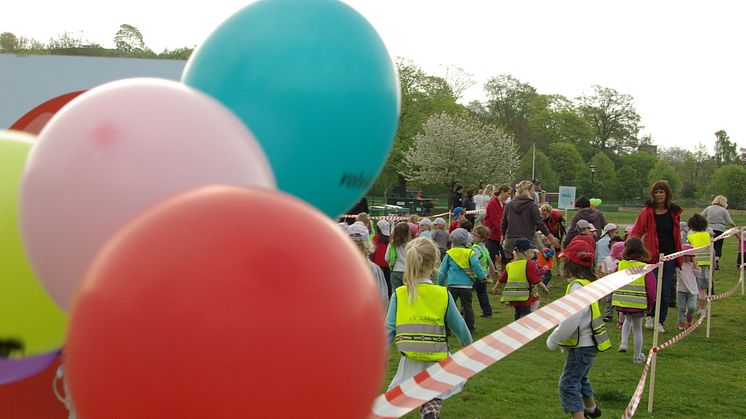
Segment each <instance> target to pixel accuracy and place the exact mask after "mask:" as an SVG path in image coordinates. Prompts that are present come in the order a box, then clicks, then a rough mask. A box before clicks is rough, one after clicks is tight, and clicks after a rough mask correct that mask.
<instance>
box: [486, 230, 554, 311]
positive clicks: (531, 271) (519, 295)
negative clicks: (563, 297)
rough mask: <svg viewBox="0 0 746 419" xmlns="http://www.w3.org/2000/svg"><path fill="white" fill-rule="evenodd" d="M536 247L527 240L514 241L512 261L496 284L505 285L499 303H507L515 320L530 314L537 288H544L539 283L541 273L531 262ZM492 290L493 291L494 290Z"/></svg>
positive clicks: (537, 294)
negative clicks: (513, 312) (513, 311)
mask: <svg viewBox="0 0 746 419" xmlns="http://www.w3.org/2000/svg"><path fill="white" fill-rule="evenodd" d="M535 250H536V247H535V246H534V244H533V243H532V242H531V241H530V240H528V239H523V238H520V239H516V240H515V243H514V244H513V260H511V261H510V263H508V264H507V265H505V270H504V271H503V272H502V273H501V274H500V279H498V284H497V285H495V289H496V288H497V287H498V286H499V285H500V284H505V288H504V290H503V292H502V298H500V302H502V303H507V304H508V305H510V306H512V307H513V309H514V310H515V316H514V318H515V320H518V319H520V318H521V317H523V316H527V315H529V314H531V304H532V303H533V302H534V301H535V300H538V299H540V296H539V292H538V289H537V287H543V289H544V290H545V291H546V286H544V284H543V283H542V282H541V276H542V273H541V271H539V267H538V266H536V262H535V261H534V260H533V257H534V251H535ZM495 289H493V291H494V290H495Z"/></svg>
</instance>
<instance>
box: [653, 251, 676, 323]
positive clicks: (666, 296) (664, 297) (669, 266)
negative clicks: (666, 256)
mask: <svg viewBox="0 0 746 419" xmlns="http://www.w3.org/2000/svg"><path fill="white" fill-rule="evenodd" d="M675 273H676V261H675V260H669V261H668V262H663V286H662V287H661V300H660V301H656V303H655V304H656V306H658V305H660V308H661V316H660V320H659V322H660V324H663V323H665V322H666V317H668V303H669V302H670V301H671V284H672V283H673V277H674V274H675ZM653 274H654V275H655V277H656V280H657V278H658V270H657V269H656V270H654V271H653ZM653 316H655V312H653Z"/></svg>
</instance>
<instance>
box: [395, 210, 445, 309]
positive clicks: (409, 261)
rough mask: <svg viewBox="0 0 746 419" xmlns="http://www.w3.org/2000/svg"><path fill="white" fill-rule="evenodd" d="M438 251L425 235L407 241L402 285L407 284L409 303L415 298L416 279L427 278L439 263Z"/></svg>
mask: <svg viewBox="0 0 746 419" xmlns="http://www.w3.org/2000/svg"><path fill="white" fill-rule="evenodd" d="M405 225H406V224H405ZM439 255H440V251H439V250H438V248H437V247H436V246H435V242H433V241H432V240H430V239H427V238H425V237H418V238H416V239H414V240H412V241H410V242H409V243H407V257H406V270H405V272H404V279H403V281H404V285H406V286H407V294H409V303H410V304H412V302H413V301H414V299H415V298H417V281H418V280H420V279H423V278H429V277H430V276H431V275H432V273H433V271H434V270H435V267H436V266H437V265H438V264H439V263H440V257H439Z"/></svg>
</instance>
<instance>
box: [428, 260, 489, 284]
mask: <svg viewBox="0 0 746 419" xmlns="http://www.w3.org/2000/svg"><path fill="white" fill-rule="evenodd" d="M469 265H471V270H472V272H474V275H475V276H476V277H477V278H478V279H480V280H482V279H485V278H487V275H486V274H485V273H484V271H483V270H482V266H480V265H479V259H477V256H476V255H475V254H472V255H471V256H470V257H469ZM438 285H441V286H445V285H447V286H449V287H455V286H459V287H462V288H471V287H472V286H473V285H474V281H472V279H471V278H469V276H468V275H466V272H464V270H463V269H461V267H460V266H458V264H456V262H455V261H454V260H453V259H451V257H450V256H449V255H448V254H446V257H444V258H443V262H441V264H440V270H439V271H438Z"/></svg>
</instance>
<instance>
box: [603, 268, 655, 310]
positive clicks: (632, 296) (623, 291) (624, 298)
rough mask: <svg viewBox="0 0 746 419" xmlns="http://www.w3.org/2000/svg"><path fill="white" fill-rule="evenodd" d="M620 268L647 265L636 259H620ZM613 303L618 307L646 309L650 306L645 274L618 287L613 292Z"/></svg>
mask: <svg viewBox="0 0 746 419" xmlns="http://www.w3.org/2000/svg"><path fill="white" fill-rule="evenodd" d="M618 266H619V270H620V271H622V270H624V269H627V268H632V267H635V266H645V264H644V263H642V262H638V261H636V260H620V261H619V265H618ZM611 305H613V306H616V307H625V308H637V309H641V310H645V309H647V308H648V293H647V292H646V291H645V276H644V275H643V276H641V277H639V278H635V280H634V281H632V282H630V283H629V284H627V285H625V286H623V287H621V288H619V289H617V290H616V291H614V292H613V293H612V294H611Z"/></svg>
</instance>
